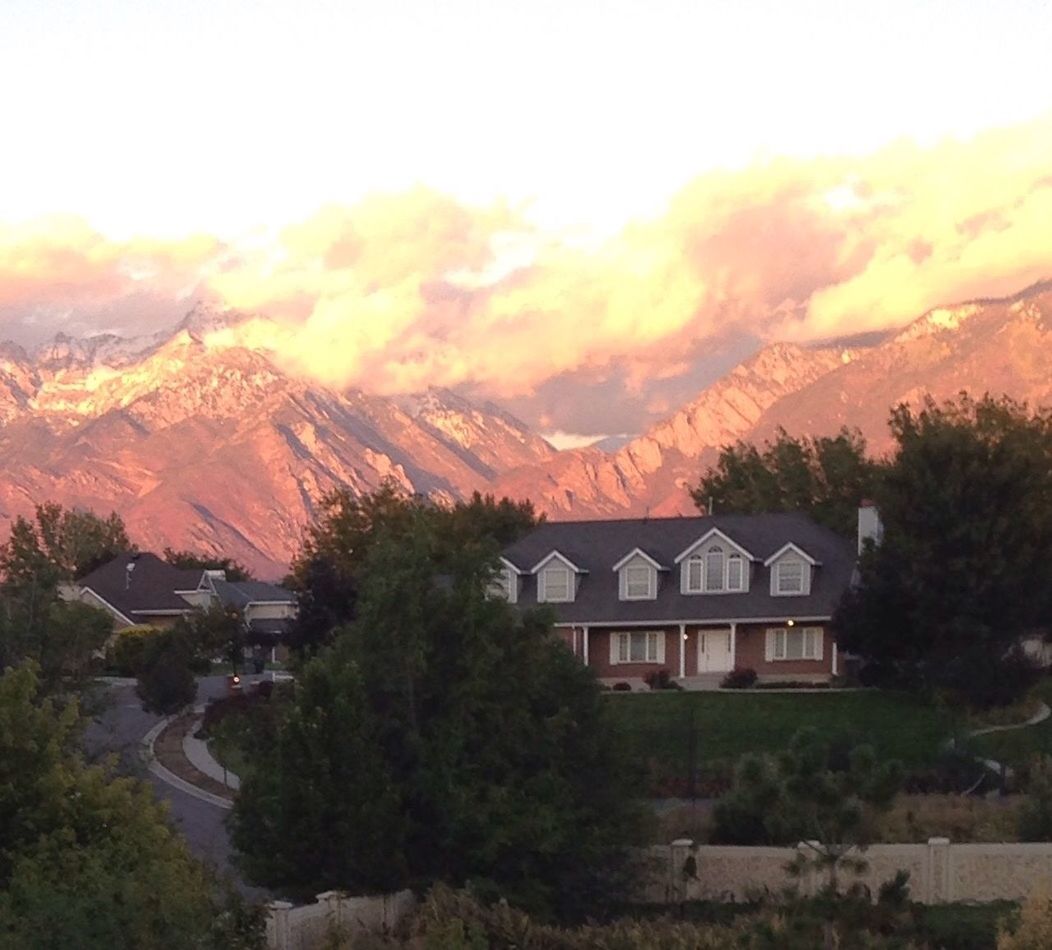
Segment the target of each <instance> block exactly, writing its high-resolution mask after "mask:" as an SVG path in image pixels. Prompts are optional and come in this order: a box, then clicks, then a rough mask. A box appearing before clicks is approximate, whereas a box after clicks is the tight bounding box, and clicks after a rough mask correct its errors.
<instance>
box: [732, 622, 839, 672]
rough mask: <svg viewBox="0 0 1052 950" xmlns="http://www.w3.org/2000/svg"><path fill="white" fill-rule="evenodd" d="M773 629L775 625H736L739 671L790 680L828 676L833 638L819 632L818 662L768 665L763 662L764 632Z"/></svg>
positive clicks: (791, 661)
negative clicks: (812, 676)
mask: <svg viewBox="0 0 1052 950" xmlns="http://www.w3.org/2000/svg"><path fill="white" fill-rule="evenodd" d="M777 626H778V625H777V624H749V625H744V624H743V625H739V627H738V635H737V645H736V654H737V659H736V665H737V666H738V667H739V668H743V667H751V668H752V669H754V670H756V672H757V673H759V674H761V675H762V676H774V675H777V676H784V677H791V676H795V675H798V674H815V673H832V671H833V637H832V635H831V634H830V632H829V631H828V630H823V636H822V659H821V660H771V661H768V660H767V659H766V658H765V657H766V642H767V630H768V629H775V628H777ZM800 626H801V627H802V626H804V624H800ZM806 626H808V627H822V626H823V625H822V624H817V623H815V624H812V623H809V624H806Z"/></svg>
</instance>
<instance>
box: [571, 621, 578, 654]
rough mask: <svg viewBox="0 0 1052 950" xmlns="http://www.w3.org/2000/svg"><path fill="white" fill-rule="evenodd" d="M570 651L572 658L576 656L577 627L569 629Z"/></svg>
mask: <svg viewBox="0 0 1052 950" xmlns="http://www.w3.org/2000/svg"><path fill="white" fill-rule="evenodd" d="M570 644H571V645H570V649H571V651H572V652H573V655H574V656H577V627H576V626H573V627H571V628H570Z"/></svg>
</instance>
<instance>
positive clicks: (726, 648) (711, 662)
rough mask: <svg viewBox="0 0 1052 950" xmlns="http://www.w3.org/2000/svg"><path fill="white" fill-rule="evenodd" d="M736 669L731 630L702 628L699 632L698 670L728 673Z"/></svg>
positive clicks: (700, 671)
mask: <svg viewBox="0 0 1052 950" xmlns="http://www.w3.org/2000/svg"><path fill="white" fill-rule="evenodd" d="M732 669H734V655H733V653H732V652H731V632H730V630H702V631H700V632H699V634H698V672H699V673H728V672H730V671H731V670H732Z"/></svg>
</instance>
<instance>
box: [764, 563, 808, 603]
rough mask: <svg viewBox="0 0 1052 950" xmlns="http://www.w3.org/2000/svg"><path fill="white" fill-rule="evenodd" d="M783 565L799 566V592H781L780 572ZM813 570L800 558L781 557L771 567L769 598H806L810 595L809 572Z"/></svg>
mask: <svg viewBox="0 0 1052 950" xmlns="http://www.w3.org/2000/svg"><path fill="white" fill-rule="evenodd" d="M784 564H799V565H800V589H799V590H782V589H781V587H780V584H781V570H782V565H784ZM812 570H813V568H812V566H811V564H809V563H808V562H807V561H806V560H805V559H804V558H801V557H788V556H787V557H783V558H781V559H780V560H778V561H775V562H774V563H773V564H772V565H771V596H772V597H806V596H807V595H808V594H810V593H811V571H812Z"/></svg>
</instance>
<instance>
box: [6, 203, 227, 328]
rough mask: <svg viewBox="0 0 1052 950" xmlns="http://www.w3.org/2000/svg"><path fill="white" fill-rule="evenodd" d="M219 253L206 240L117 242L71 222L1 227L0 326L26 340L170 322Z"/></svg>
mask: <svg viewBox="0 0 1052 950" xmlns="http://www.w3.org/2000/svg"><path fill="white" fill-rule="evenodd" d="M219 253H220V245H219V243H218V242H217V241H216V240H215V239H213V238H210V237H205V236H197V237H190V238H186V239H185V240H181V241H157V240H153V239H140V240H134V241H122V242H115V241H111V240H109V239H108V238H106V237H105V236H104V235H102V234H100V233H99V232H97V231H95V230H94V229H93V228H92V227H91V226H90V225H89V224H88V223H87V222H86V221H84V220H83V219H81V218H77V217H73V216H63V217H49V218H44V219H40V220H37V221H33V222H30V223H28V224H24V225H20V226H17V227H16V226H13V225H6V226H4V225H0V322H2V325H3V326H4V328H5V329H7V330H8V331H9V335H15V336H17V335H19V331H20V330H21V331H22V332H21V335H22V336H24V337H25V338H27V339H28V340H32V339H34V338H40V337H42V336H45V335H49V334H53V333H54V332H56V330H66V331H67V332H69V331H72V332H80V333H88V332H91V331H92V329H94V330H95V331H96V332H97V331H98V329H99V328H106V329H114V330H129V329H134V327H135V326H136V324H142V323H143V322H147V323H148V322H151V321H152V320H155V319H163V320H164V321H166V322H168V321H171V319H172V316H173V314H174V313H177V312H178V310H177V307H176V302H177V301H178V300H182V299H185V298H187V297H189V296H190V295H192V293H193V291H194V289H195V288H196V287H197V285H198V284H199V283H200V281H201V280H202V279H203V276H204V272H205V270H206V269H207V266H208V264H209V263H210V262H212V261H214V260H215V259H216V258H217V255H218V254H219ZM183 309H185V306H184V307H183ZM162 313H163V317H162Z"/></svg>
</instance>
